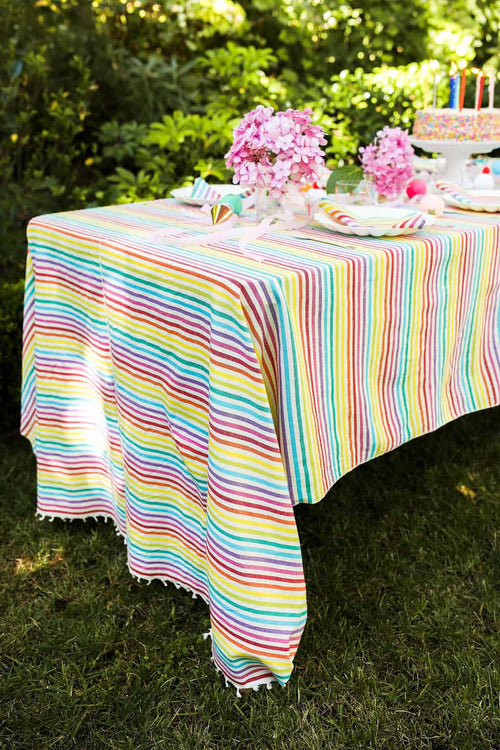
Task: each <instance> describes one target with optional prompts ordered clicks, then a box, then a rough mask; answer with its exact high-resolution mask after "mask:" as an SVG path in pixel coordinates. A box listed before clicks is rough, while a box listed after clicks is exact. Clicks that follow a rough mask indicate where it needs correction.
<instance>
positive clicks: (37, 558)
mask: <svg viewBox="0 0 500 750" xmlns="http://www.w3.org/2000/svg"><path fill="white" fill-rule="evenodd" d="M63 560H64V549H63V548H62V547H57V548H56V549H51V550H50V551H48V550H44V549H41V550H39V551H38V552H37V553H36V554H35V555H33V556H32V557H30V556H27V557H18V558H17V559H16V575H22V574H29V573H36V571H38V570H41V569H42V568H47V567H49V568H52V567H54V566H55V565H60V564H61V563H62V562H63Z"/></svg>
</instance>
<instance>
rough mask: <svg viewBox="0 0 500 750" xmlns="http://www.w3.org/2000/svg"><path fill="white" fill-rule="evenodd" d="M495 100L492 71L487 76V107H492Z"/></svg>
mask: <svg viewBox="0 0 500 750" xmlns="http://www.w3.org/2000/svg"><path fill="white" fill-rule="evenodd" d="M494 101H495V75H494V74H493V73H492V74H491V75H490V76H489V78H488V107H489V108H490V109H493V107H494Z"/></svg>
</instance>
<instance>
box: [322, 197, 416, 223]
mask: <svg viewBox="0 0 500 750" xmlns="http://www.w3.org/2000/svg"><path fill="white" fill-rule="evenodd" d="M319 208H320V210H321V211H323V213H325V214H326V216H328V218H329V219H330V220H331V221H332V222H334V223H337V224H343V225H344V226H347V227H385V228H388V229H409V228H413V227H417V228H418V229H421V228H422V227H423V226H425V223H426V221H427V219H426V217H425V216H424V214H422V212H421V211H416V210H415V209H409V210H408V212H407V213H405V214H402V215H400V216H398V217H395V216H391V214H390V212H389V213H388V214H387V215H386V216H384V214H383V213H382V212H381V207H380V206H377V207H374V213H373V215H372V216H366V217H364V216H360V215H359V214H357V213H356V211H355V210H353V209H352V208H351V207H347V206H344V205H342V204H340V203H337V202H336V201H334V200H332V199H331V198H324V199H323V200H321V201H320V202H319ZM382 210H383V209H382ZM378 211H380V215H379V216H376V215H375V214H376V213H377V212H378Z"/></svg>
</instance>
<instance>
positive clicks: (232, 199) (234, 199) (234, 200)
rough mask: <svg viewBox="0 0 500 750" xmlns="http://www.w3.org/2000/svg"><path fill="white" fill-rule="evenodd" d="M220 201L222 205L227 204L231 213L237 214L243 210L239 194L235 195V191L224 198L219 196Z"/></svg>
mask: <svg viewBox="0 0 500 750" xmlns="http://www.w3.org/2000/svg"><path fill="white" fill-rule="evenodd" d="M220 203H221V205H222V206H229V208H230V209H231V210H232V211H233V213H235V214H236V215H238V216H239V215H240V214H241V212H242V211H243V201H242V199H241V196H239V195H236V193H235V194H234V195H225V196H224V198H221V200H220Z"/></svg>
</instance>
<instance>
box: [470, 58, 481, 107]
mask: <svg viewBox="0 0 500 750" xmlns="http://www.w3.org/2000/svg"><path fill="white" fill-rule="evenodd" d="M471 73H473V75H475V76H476V92H475V95H474V109H476V110H477V111H479V110H480V109H481V102H482V99H483V88H484V73H483V71H482V70H481V69H480V68H471Z"/></svg>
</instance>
